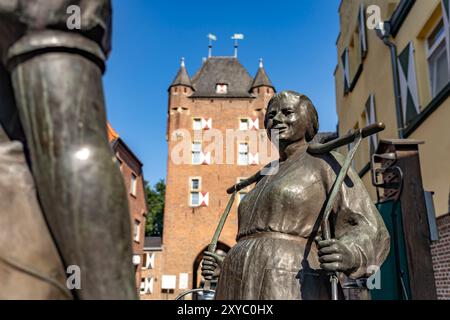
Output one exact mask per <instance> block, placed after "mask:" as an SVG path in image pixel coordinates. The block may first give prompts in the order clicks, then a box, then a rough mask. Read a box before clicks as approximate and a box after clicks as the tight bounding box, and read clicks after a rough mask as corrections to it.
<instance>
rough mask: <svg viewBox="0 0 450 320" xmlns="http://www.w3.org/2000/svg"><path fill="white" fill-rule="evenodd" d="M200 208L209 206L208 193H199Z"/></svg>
mask: <svg viewBox="0 0 450 320" xmlns="http://www.w3.org/2000/svg"><path fill="white" fill-rule="evenodd" d="M199 196H200V201H199V202H200V207H207V206H208V205H209V192H200V195H199Z"/></svg>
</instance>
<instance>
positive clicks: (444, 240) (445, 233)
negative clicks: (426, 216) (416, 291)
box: [431, 213, 450, 300]
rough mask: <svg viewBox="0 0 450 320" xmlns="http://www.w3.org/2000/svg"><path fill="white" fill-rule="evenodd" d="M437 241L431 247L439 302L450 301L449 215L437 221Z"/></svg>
mask: <svg viewBox="0 0 450 320" xmlns="http://www.w3.org/2000/svg"><path fill="white" fill-rule="evenodd" d="M437 225H438V230H439V241H437V242H435V243H433V244H432V245H431V254H432V259H433V269H434V277H435V280H436V290H437V295H438V299H439V300H450V213H447V214H446V215H443V216H441V217H439V218H438V219H437Z"/></svg>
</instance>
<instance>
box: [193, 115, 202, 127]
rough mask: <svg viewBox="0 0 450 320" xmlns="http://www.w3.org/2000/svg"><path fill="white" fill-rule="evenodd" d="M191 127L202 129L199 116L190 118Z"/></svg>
mask: <svg viewBox="0 0 450 320" xmlns="http://www.w3.org/2000/svg"><path fill="white" fill-rule="evenodd" d="M192 129H194V130H202V119H201V118H194V120H192Z"/></svg>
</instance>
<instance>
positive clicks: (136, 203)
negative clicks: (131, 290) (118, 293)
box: [108, 125, 147, 288]
mask: <svg viewBox="0 0 450 320" xmlns="http://www.w3.org/2000/svg"><path fill="white" fill-rule="evenodd" d="M108 137H109V140H110V143H111V146H112V148H113V151H114V154H115V156H116V158H117V161H118V164H119V166H120V171H121V173H122V176H123V178H124V182H125V187H126V190H127V195H128V207H129V210H130V218H131V228H132V229H131V234H132V237H133V264H134V265H135V267H136V288H140V285H141V269H142V262H143V249H144V235H145V220H146V216H147V201H146V199H145V190H144V178H143V173H142V163H141V162H140V161H139V159H138V158H137V157H136V155H134V154H133V152H132V151H131V150H130V149H129V148H128V146H127V145H126V144H125V142H124V141H123V140H122V139H121V138H119V136H118V135H117V133H116V132H115V131H114V130H113V129H112V128H111V127H110V126H109V125H108Z"/></svg>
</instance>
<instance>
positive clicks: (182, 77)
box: [169, 58, 193, 89]
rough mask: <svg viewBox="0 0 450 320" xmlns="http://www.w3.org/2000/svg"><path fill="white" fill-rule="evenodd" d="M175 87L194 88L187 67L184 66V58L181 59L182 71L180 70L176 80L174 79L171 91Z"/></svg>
mask: <svg viewBox="0 0 450 320" xmlns="http://www.w3.org/2000/svg"><path fill="white" fill-rule="evenodd" d="M173 86H186V87H191V88H193V86H192V82H191V78H189V74H188V73H187V70H186V67H185V65H184V58H182V59H181V66H180V69H179V70H178V73H177V75H176V77H175V79H173V81H172V84H171V85H170V87H169V89H170V88H171V87H173Z"/></svg>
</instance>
